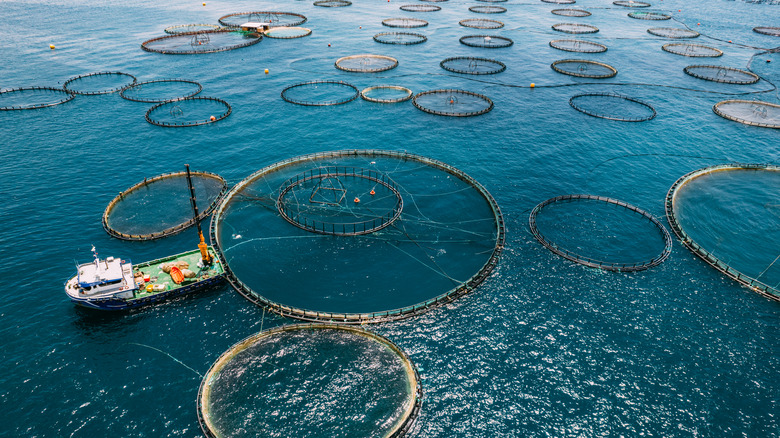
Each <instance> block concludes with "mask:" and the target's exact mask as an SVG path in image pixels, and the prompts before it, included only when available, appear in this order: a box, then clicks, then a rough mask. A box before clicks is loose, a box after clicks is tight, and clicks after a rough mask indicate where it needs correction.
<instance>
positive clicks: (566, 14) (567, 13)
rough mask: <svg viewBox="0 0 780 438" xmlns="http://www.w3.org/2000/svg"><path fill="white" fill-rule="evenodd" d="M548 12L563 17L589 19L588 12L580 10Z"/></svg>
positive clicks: (554, 10)
mask: <svg viewBox="0 0 780 438" xmlns="http://www.w3.org/2000/svg"><path fill="white" fill-rule="evenodd" d="M550 12H551V13H553V14H555V15H563V16H564V17H590V15H591V14H590V12H588V11H585V10H582V9H553V10H552V11H550Z"/></svg>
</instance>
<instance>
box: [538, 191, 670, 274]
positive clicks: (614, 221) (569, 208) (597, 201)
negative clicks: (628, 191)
mask: <svg viewBox="0 0 780 438" xmlns="http://www.w3.org/2000/svg"><path fill="white" fill-rule="evenodd" d="M528 222H529V226H530V228H531V234H533V236H534V237H535V238H536V240H538V241H539V243H541V244H542V245H544V247H545V248H547V249H549V250H550V251H552V252H553V253H555V254H557V255H559V256H561V257H563V258H565V259H567V260H570V261H572V262H575V263H579V264H582V265H585V266H588V267H591V268H598V269H604V270H607V271H618V272H633V271H641V270H645V269H648V268H652V267H653V266H657V265H659V264H661V263H662V262H663V261H664V260H666V258H667V257H669V254H670V253H671V251H672V238H671V236H670V235H669V232H668V231H667V230H666V228H665V227H664V226H663V225H662V224H661V222H659V221H658V219H656V218H655V217H653V216H652V215H651V214H650V213H647V212H646V211H644V210H642V209H640V208H638V207H635V206H633V205H631V204H627V203H625V202H623V201H619V200H617V199H612V198H607V197H603V196H593V195H563V196H556V197H555V198H551V199H548V200H546V201H544V202H542V203H540V204H539V205H537V206H536V207H534V209H533V210H532V211H531V215H530V217H529V219H528ZM648 225H650V226H649V227H648ZM585 252H588V253H591V254H593V255H592V256H588V255H584V253H585ZM623 260H627V261H623Z"/></svg>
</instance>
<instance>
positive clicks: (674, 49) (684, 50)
mask: <svg viewBox="0 0 780 438" xmlns="http://www.w3.org/2000/svg"><path fill="white" fill-rule="evenodd" d="M661 49H663V50H664V52H669V53H673V54H675V55H681V56H688V57H691V58H717V57H719V56H722V55H723V52H722V51H721V50H719V49H716V48H714V47H710V46H704V45H701V44H693V43H669V44H664V45H663V46H661Z"/></svg>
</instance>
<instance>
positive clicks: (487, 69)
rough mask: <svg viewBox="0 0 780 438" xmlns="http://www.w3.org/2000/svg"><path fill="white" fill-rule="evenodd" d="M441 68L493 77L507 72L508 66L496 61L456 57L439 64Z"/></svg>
mask: <svg viewBox="0 0 780 438" xmlns="http://www.w3.org/2000/svg"><path fill="white" fill-rule="evenodd" d="M439 65H440V66H441V68H443V69H445V70H447V71H451V72H454V73H463V74H468V75H492V74H496V73H501V72H502V71H504V70H506V64H504V63H503V62H501V61H496V60H495V59H488V58H474V57H470V56H456V57H453V58H447V59H445V60H443V61H442V62H440V63H439Z"/></svg>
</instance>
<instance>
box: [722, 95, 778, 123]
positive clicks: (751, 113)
mask: <svg viewBox="0 0 780 438" xmlns="http://www.w3.org/2000/svg"><path fill="white" fill-rule="evenodd" d="M712 111H713V112H715V114H717V115H719V116H721V117H723V118H726V119H729V120H733V121H735V122H739V123H744V124H745V125H751V126H759V127H762V128H775V129H780V105H778V104H775V103H769V102H762V101H759V100H724V101H722V102H718V103H716V104H715V105H713V106H712Z"/></svg>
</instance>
